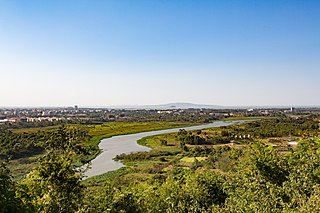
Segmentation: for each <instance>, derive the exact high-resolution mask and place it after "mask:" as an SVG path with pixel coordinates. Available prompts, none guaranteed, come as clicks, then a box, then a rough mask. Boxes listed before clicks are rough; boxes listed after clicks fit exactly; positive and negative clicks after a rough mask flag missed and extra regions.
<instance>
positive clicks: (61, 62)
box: [0, 0, 320, 107]
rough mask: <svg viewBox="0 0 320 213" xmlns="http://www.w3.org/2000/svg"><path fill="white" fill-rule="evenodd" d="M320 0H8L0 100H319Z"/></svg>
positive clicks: (0, 41)
mask: <svg viewBox="0 0 320 213" xmlns="http://www.w3.org/2000/svg"><path fill="white" fill-rule="evenodd" d="M319 58H320V1H312V0H310V1H249V0H248V1H238V0H237V1H211V0H210V1H209V0H208V1H205V0H203V1H192V0H183V1H179V0H172V1H167V0H155V1H150V0H139V1H132V0H123V1H118V0H108V1H84V0H77V1H40V0H35V1H23V0H16V1H11V0H3V1H0V79H1V81H0V106H12V107H23V106H73V105H75V104H77V105H79V106H92V107H94V106H115V105H149V104H165V103H175V102H190V103H198V104H213V105H221V106H284V105H285V106H295V105H300V106H301V105H302V106H311V105H312V106H315V105H317V106H319V105H320V99H319V97H318V93H319V91H320V84H319V79H320V70H319V67H320V66H319V65H320V61H319Z"/></svg>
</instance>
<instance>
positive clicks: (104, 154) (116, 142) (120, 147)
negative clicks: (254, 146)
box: [85, 120, 246, 178]
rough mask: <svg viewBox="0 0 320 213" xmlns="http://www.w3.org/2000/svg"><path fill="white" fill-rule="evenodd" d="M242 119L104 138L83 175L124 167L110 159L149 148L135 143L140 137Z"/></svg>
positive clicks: (217, 124)
mask: <svg viewBox="0 0 320 213" xmlns="http://www.w3.org/2000/svg"><path fill="white" fill-rule="evenodd" d="M244 122H246V121H244V120H236V121H216V122H213V123H210V124H204V125H197V126H191V127H183V128H174V129H165V130H157V131H150V132H141V133H136V134H129V135H119V136H114V137H111V138H106V139H103V140H101V142H100V144H99V148H100V150H101V153H100V154H99V155H98V156H97V157H96V158H95V159H93V160H92V161H91V163H90V164H91V165H90V169H88V170H87V171H86V172H85V177H87V178H88V177H92V176H96V175H100V174H103V173H106V172H109V171H113V170H116V169H119V168H121V167H124V166H125V165H123V164H122V163H121V162H119V161H114V160H112V159H113V158H114V157H116V156H117V155H120V154H123V153H125V154H129V153H132V152H146V151H150V150H151V149H150V148H148V147H145V146H141V145H139V144H137V141H138V140H139V139H141V138H144V137H147V136H153V135H160V134H166V133H173V132H178V131H179V130H180V129H185V130H187V131H189V130H200V129H207V128H213V127H221V126H229V125H234V124H240V123H244Z"/></svg>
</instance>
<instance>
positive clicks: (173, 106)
mask: <svg viewBox="0 0 320 213" xmlns="http://www.w3.org/2000/svg"><path fill="white" fill-rule="evenodd" d="M108 108H114V109H160V110H161V109H189V108H193V109H221V108H224V107H223V106H219V105H204V104H193V103H169V104H160V105H143V106H113V107H108Z"/></svg>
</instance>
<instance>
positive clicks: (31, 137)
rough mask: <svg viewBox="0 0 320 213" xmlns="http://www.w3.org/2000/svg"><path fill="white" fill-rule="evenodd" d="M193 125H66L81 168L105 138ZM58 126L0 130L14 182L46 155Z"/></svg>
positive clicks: (3, 156) (0, 144)
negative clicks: (76, 149)
mask: <svg viewBox="0 0 320 213" xmlns="http://www.w3.org/2000/svg"><path fill="white" fill-rule="evenodd" d="M188 125H191V123H186V122H149V123H148V122H134V123H123V122H110V123H106V124H99V125H66V126H65V127H66V128H67V129H68V132H69V133H68V134H75V135H76V140H77V145H76V146H77V148H78V149H82V150H78V151H77V155H76V157H75V159H74V162H73V164H75V165H76V166H80V165H82V164H84V163H87V162H89V161H90V160H92V159H93V158H95V157H96V156H97V155H98V154H99V153H100V150H99V147H98V145H99V143H100V141H101V140H102V139H103V138H108V137H112V136H115V135H122V134H132V133H137V132H143V131H152V130H160V129H167V128H175V127H183V126H188ZM59 128H60V127H59V126H50V127H43V128H29V129H18V130H17V129H16V130H12V131H10V130H0V147H1V149H0V160H5V159H8V158H10V159H11V161H10V163H9V165H8V167H9V168H10V170H11V172H12V175H13V176H14V177H15V179H21V178H23V177H24V176H25V175H26V174H27V173H28V172H29V171H31V169H32V168H33V167H34V166H36V165H37V158H38V157H39V156H42V155H44V154H45V149H44V148H43V145H44V144H45V143H46V142H47V141H48V140H50V138H51V137H52V134H56V133H57V131H58V130H59Z"/></svg>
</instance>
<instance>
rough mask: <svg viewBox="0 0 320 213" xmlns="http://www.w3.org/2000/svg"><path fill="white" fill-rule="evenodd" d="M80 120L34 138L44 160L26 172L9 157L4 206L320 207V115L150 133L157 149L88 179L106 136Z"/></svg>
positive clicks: (1, 179) (2, 173) (0, 203)
mask: <svg viewBox="0 0 320 213" xmlns="http://www.w3.org/2000/svg"><path fill="white" fill-rule="evenodd" d="M128 125H130V124H128ZM73 128H74V127H60V128H58V129H54V130H52V132H50V134H49V133H48V134H49V135H50V137H48V138H47V139H46V140H45V141H44V142H42V143H39V145H38V143H35V144H34V147H37V146H39V147H41V149H42V152H41V153H39V152H38V151H35V153H37V154H40V156H41V157H40V159H41V160H40V161H39V163H38V164H37V166H35V167H34V168H33V169H32V170H31V172H29V173H28V175H27V176H26V177H25V178H22V179H21V180H19V181H14V180H13V178H12V177H11V173H10V171H9V169H8V167H7V162H3V163H2V164H1V169H0V190H1V192H2V193H1V194H0V212H297V211H299V212H318V211H320V196H319V193H320V191H319V189H320V167H319V165H320V155H319V152H320V139H319V137H320V134H319V133H320V132H319V116H317V115H311V116H300V117H294V118H293V117H289V116H278V117H276V118H269V119H261V120H255V121H250V122H248V123H245V124H241V125H234V126H228V127H219V128H212V129H206V130H201V131H200V130H197V131H185V130H183V129H182V130H180V131H179V132H178V133H171V134H165V135H157V136H152V137H147V138H143V139H141V140H140V141H139V144H142V145H145V146H148V147H151V148H152V149H153V150H152V151H150V152H142V153H133V154H129V155H120V156H117V157H116V159H117V160H121V161H122V162H123V163H124V164H126V165H127V167H125V168H121V169H119V170H117V171H113V172H109V173H106V174H104V175H101V176H97V177H92V178H89V179H86V180H85V181H82V180H81V179H82V171H80V170H79V169H77V168H78V167H77V164H78V163H77V162H79V159H82V158H83V156H88V153H87V152H88V149H87V148H88V144H90V140H91V142H92V140H93V137H98V136H93V134H92V132H91V133H90V131H88V132H87V131H85V130H84V131H83V129H77V130H74V129H73ZM100 129H101V131H103V127H102V126H101V127H99V126H97V128H95V129H94V130H91V131H94V132H96V134H97V135H101V133H99V130H100ZM140 130H141V129H139V131H140ZM118 131H120V130H118ZM137 131H138V130H137ZM115 132H117V131H115ZM120 132H121V131H120ZM122 133H126V132H125V131H124V132H122ZM127 133H128V132H127ZM10 134H11V133H10ZM103 134H105V135H107V134H108V133H105V132H104V133H103ZM110 134H112V133H110ZM119 134H121V133H119ZM26 135H28V134H26ZM38 136H39V135H37V134H36V136H34V137H38ZM12 137H13V136H12ZM39 137H40V136H39ZM88 137H89V140H87V139H88ZM30 140H32V141H33V140H34V139H30ZM40 141H42V140H40ZM83 141H85V142H83ZM290 142H298V144H297V145H296V146H291V145H290V144H289V143H290ZM34 147H31V148H30V149H31V150H37V149H35V148H34ZM13 151H16V150H13ZM12 153H13V154H14V153H15V152H12ZM20 154H21V153H20ZM23 155H24V154H23ZM15 156H16V157H17V156H19V152H17V153H16V154H15ZM81 156H82V157H81Z"/></svg>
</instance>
